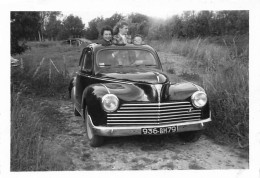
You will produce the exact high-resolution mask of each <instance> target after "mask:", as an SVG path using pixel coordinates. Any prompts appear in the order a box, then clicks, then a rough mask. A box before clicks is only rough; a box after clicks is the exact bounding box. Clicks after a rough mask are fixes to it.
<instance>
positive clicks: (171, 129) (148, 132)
mask: <svg viewBox="0 0 260 178" xmlns="http://www.w3.org/2000/svg"><path fill="white" fill-rule="evenodd" d="M174 132H177V126H169V127H160V128H142V129H141V133H142V135H160V134H169V133H174Z"/></svg>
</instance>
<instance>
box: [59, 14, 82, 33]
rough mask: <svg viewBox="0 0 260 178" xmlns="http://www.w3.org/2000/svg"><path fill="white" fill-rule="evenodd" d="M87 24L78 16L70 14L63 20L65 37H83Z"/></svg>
mask: <svg viewBox="0 0 260 178" xmlns="http://www.w3.org/2000/svg"><path fill="white" fill-rule="evenodd" d="M84 27H85V25H84V24H83V22H82V20H81V18H79V17H78V16H73V15H69V16H68V17H67V18H66V19H65V20H63V38H69V37H82V36H83V32H84Z"/></svg>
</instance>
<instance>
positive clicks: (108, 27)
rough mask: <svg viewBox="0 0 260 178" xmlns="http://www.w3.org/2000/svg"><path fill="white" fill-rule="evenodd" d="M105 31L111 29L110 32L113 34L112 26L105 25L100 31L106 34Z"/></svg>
mask: <svg viewBox="0 0 260 178" xmlns="http://www.w3.org/2000/svg"><path fill="white" fill-rule="evenodd" d="M104 31H110V32H111V35H113V29H112V28H111V27H110V26H105V27H103V28H102V29H101V32H100V34H101V36H103V35H104Z"/></svg>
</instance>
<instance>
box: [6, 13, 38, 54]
mask: <svg viewBox="0 0 260 178" xmlns="http://www.w3.org/2000/svg"><path fill="white" fill-rule="evenodd" d="M39 29H40V13H39V12H33V11H32V12H17V11H12V12H11V54H16V53H21V52H23V51H24V50H25V48H23V47H22V46H20V45H19V44H18V41H19V40H22V41H26V40H36V39H37V36H38V31H39ZM24 47H25V46H24Z"/></svg>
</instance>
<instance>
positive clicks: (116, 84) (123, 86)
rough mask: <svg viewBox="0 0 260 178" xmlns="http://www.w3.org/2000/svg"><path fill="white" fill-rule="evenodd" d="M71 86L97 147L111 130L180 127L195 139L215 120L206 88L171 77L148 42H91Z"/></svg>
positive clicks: (184, 136) (77, 108)
mask: <svg viewBox="0 0 260 178" xmlns="http://www.w3.org/2000/svg"><path fill="white" fill-rule="evenodd" d="M69 92H70V95H71V98H72V100H73V104H74V113H75V115H77V116H81V117H82V118H83V119H84V123H85V126H86V132H87V134H86V135H87V138H88V140H89V143H90V145H91V146H93V147H97V146H101V145H102V143H103V141H104V138H105V137H112V136H131V135H160V134H172V133H178V135H179V136H180V138H181V139H183V140H184V141H196V140H198V139H199V137H200V135H201V131H202V130H203V129H204V127H205V123H206V122H209V121H211V117H210V108H209V102H208V99H207V95H206V93H205V91H204V89H203V88H201V87H200V86H197V85H195V84H193V83H190V82H186V81H185V82H176V81H170V79H169V77H167V75H166V74H165V73H163V69H162V65H161V63H160V60H159V57H158V54H157V53H156V51H155V50H154V49H153V48H152V47H150V46H148V45H140V46H137V45H133V44H128V45H125V46H116V45H110V46H102V45H100V44H90V45H88V46H87V47H86V48H84V49H83V52H82V55H81V57H80V61H79V70H78V71H77V74H76V76H75V77H74V78H73V79H72V80H71V82H70V86H69Z"/></svg>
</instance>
